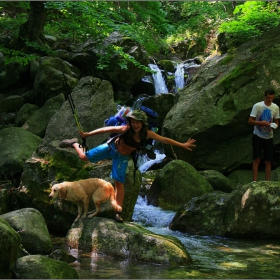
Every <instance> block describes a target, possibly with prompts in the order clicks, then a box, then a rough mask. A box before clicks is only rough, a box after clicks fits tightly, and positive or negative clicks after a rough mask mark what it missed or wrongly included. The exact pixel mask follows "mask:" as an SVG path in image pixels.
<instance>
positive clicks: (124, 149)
mask: <svg viewBox="0 0 280 280" xmlns="http://www.w3.org/2000/svg"><path fill="white" fill-rule="evenodd" d="M126 118H127V121H128V124H127V125H125V126H105V127H101V128H97V129H95V130H93V131H91V132H82V131H79V134H80V135H81V137H82V138H86V137H89V136H94V135H97V134H102V133H114V134H117V136H115V137H113V138H111V139H110V140H111V141H110V140H109V141H108V142H107V143H104V144H101V145H99V146H97V147H95V148H93V149H91V150H89V151H87V152H84V151H83V149H82V148H81V147H80V145H79V143H78V139H77V138H74V139H65V140H63V141H61V142H60V144H59V147H60V148H69V147H71V148H74V149H75V150H76V152H77V154H78V156H79V157H80V158H81V159H82V160H83V161H91V162H98V161H101V160H104V159H112V160H113V165H112V172H111V178H113V179H114V181H115V195H116V201H117V203H118V205H119V206H121V207H122V205H123V200H124V181H125V176H126V170H127V166H128V161H129V159H130V158H131V157H130V155H131V153H133V152H134V151H135V150H140V149H141V145H142V144H143V142H145V140H146V139H148V138H150V139H153V140H156V141H160V142H162V143H164V144H169V145H173V146H178V147H181V148H183V149H186V150H189V151H192V148H193V147H196V145H194V142H195V141H196V140H194V139H189V140H188V141H187V142H186V143H180V142H177V141H175V140H173V139H171V138H167V137H163V136H160V135H158V134H156V133H155V132H153V131H151V130H148V117H147V115H146V113H145V112H143V111H141V110H134V111H130V112H129V113H128V114H127V115H126ZM115 220H116V221H117V222H123V219H122V217H121V215H120V212H119V213H116V216H115Z"/></svg>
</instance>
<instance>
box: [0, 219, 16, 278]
mask: <svg viewBox="0 0 280 280" xmlns="http://www.w3.org/2000/svg"><path fill="white" fill-rule="evenodd" d="M0 236H1V242H0V251H1V254H0V278H1V279H10V278H11V272H10V269H11V268H12V266H13V265H14V264H15V262H16V260H17V255H18V252H19V246H20V243H21V238H20V235H19V233H18V232H16V231H15V230H14V229H13V228H12V227H11V226H10V225H9V223H8V222H7V221H6V220H4V219H3V218H1V217H0Z"/></svg>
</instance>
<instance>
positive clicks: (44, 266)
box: [13, 255, 79, 279]
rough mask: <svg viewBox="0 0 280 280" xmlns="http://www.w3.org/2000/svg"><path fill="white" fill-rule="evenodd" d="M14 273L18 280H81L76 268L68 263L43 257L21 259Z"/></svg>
mask: <svg viewBox="0 0 280 280" xmlns="http://www.w3.org/2000/svg"><path fill="white" fill-rule="evenodd" d="M13 273H14V275H15V276H16V278H17V279H79V275H78V273H77V271H76V270H75V268H73V267H72V266H70V265H69V264H68V263H66V262H62V261H58V260H54V259H51V258H48V257H46V256H41V255H30V256H24V257H21V258H19V259H18V260H17V261H16V263H15V266H14V267H13Z"/></svg>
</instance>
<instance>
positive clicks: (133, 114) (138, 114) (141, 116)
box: [126, 110, 148, 125]
mask: <svg viewBox="0 0 280 280" xmlns="http://www.w3.org/2000/svg"><path fill="white" fill-rule="evenodd" d="M126 117H127V118H132V119H135V120H137V121H142V122H143V123H144V125H148V116H147V115H146V113H145V112H143V111H141V110H133V111H130V112H129V113H128V114H127V115H126Z"/></svg>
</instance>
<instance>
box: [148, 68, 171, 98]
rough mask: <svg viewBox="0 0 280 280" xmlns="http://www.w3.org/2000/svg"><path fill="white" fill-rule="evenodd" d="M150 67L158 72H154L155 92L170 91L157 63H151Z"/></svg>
mask: <svg viewBox="0 0 280 280" xmlns="http://www.w3.org/2000/svg"><path fill="white" fill-rule="evenodd" d="M149 67H150V68H151V69H152V70H153V71H155V72H156V73H155V74H152V76H153V79H154V86H155V93H156V94H160V93H168V89H167V86H166V83H165V81H164V78H163V76H162V74H161V71H160V69H159V68H158V66H157V65H156V64H149Z"/></svg>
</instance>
